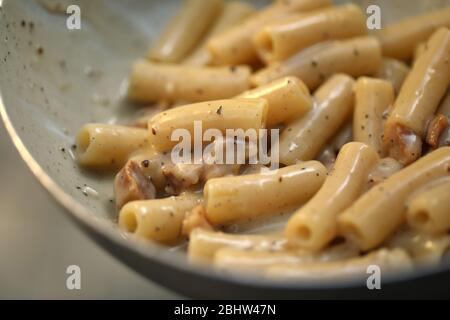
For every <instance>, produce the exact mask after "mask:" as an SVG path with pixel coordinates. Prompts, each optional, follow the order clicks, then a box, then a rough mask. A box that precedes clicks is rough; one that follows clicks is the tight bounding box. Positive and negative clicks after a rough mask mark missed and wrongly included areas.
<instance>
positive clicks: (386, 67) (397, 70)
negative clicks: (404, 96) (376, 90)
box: [375, 58, 410, 93]
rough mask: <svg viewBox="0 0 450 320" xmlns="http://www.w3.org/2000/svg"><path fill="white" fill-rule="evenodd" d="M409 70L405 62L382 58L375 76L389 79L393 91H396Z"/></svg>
mask: <svg viewBox="0 0 450 320" xmlns="http://www.w3.org/2000/svg"><path fill="white" fill-rule="evenodd" d="M409 72H410V68H409V67H408V65H407V64H406V63H404V62H402V61H400V60H396V59H392V58H383V61H382V63H381V66H380V69H379V70H378V72H377V74H376V75H375V78H380V79H384V80H387V81H389V82H390V83H392V85H393V86H394V90H395V92H396V93H398V92H400V89H401V87H402V85H403V81H405V79H406V76H407V75H408V73H409Z"/></svg>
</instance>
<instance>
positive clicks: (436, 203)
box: [407, 179, 450, 234]
mask: <svg viewBox="0 0 450 320" xmlns="http://www.w3.org/2000/svg"><path fill="white" fill-rule="evenodd" d="M407 217H408V223H409V225H410V226H411V227H413V228H415V229H417V230H419V231H424V232H427V233H432V234H438V233H445V232H447V231H448V230H450V180H448V179H446V180H444V181H442V182H440V183H436V184H435V185H434V186H430V187H428V188H426V190H423V191H421V192H418V193H417V194H415V195H414V196H413V197H412V198H411V200H410V202H409V205H408V213H407Z"/></svg>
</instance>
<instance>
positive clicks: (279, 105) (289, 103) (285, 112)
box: [238, 77, 313, 127]
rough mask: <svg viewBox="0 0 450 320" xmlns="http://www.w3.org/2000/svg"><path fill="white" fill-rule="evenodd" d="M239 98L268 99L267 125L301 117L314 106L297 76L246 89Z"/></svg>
mask: <svg viewBox="0 0 450 320" xmlns="http://www.w3.org/2000/svg"><path fill="white" fill-rule="evenodd" d="M238 98H251V99H258V98H262V99H266V100H267V102H268V104H269V110H268V112H267V123H266V124H267V127H273V126H276V125H278V124H281V123H288V122H291V121H293V120H295V119H297V118H300V117H301V116H303V115H304V114H305V113H307V112H308V111H310V110H311V108H312V104H313V102H312V99H311V96H310V94H309V90H308V88H307V87H306V86H305V84H304V83H303V82H302V81H301V80H299V79H298V78H295V77H285V78H281V79H278V80H275V81H272V82H270V83H268V84H266V85H263V86H261V87H258V88H256V89H253V90H249V91H246V92H244V93H242V94H240V95H239V96H238Z"/></svg>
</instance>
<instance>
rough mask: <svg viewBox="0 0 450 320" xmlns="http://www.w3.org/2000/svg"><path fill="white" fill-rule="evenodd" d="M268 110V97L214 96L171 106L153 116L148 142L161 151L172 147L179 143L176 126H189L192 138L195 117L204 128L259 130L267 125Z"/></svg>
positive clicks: (149, 127) (149, 126) (187, 127)
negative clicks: (228, 97) (211, 98)
mask: <svg viewBox="0 0 450 320" xmlns="http://www.w3.org/2000/svg"><path fill="white" fill-rule="evenodd" d="M267 110H268V104H267V100H265V99H230V100H214V101H208V102H200V103H194V104H189V105H185V106H181V107H177V108H173V109H169V110H167V111H164V112H161V113H159V114H157V115H155V116H154V117H153V118H151V119H150V121H149V123H148V130H149V142H150V143H151V144H152V145H153V146H154V147H155V148H156V149H157V150H159V151H169V149H170V148H172V147H174V146H175V145H176V144H177V143H178V140H176V139H172V133H173V132H174V131H175V130H176V129H186V130H188V131H189V133H190V135H191V138H192V141H193V139H194V135H195V132H194V121H198V122H200V123H201V126H202V130H203V132H204V131H205V130H207V129H217V130H220V131H221V132H222V133H223V134H225V133H226V130H227V129H241V130H243V131H246V130H247V129H254V130H256V132H258V130H259V129H263V128H265V126H266V118H267ZM200 135H203V133H200ZM201 138H203V136H201Z"/></svg>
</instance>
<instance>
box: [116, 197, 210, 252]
mask: <svg viewBox="0 0 450 320" xmlns="http://www.w3.org/2000/svg"><path fill="white" fill-rule="evenodd" d="M200 202H201V195H197V194H192V193H190V194H182V195H180V196H177V197H169V198H164V199H154V200H142V201H132V202H129V203H127V204H126V205H125V206H124V207H123V208H122V209H121V210H120V213H119V226H120V227H121V228H123V229H124V230H126V231H128V232H130V233H133V234H135V235H136V236H138V237H140V238H145V239H149V240H153V241H156V242H160V243H164V244H176V243H178V242H179V241H180V240H182V234H181V225H182V223H183V219H184V217H185V215H186V212H188V211H189V210H192V209H193V208H194V207H195V206H197V205H198V204H199V203H200Z"/></svg>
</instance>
